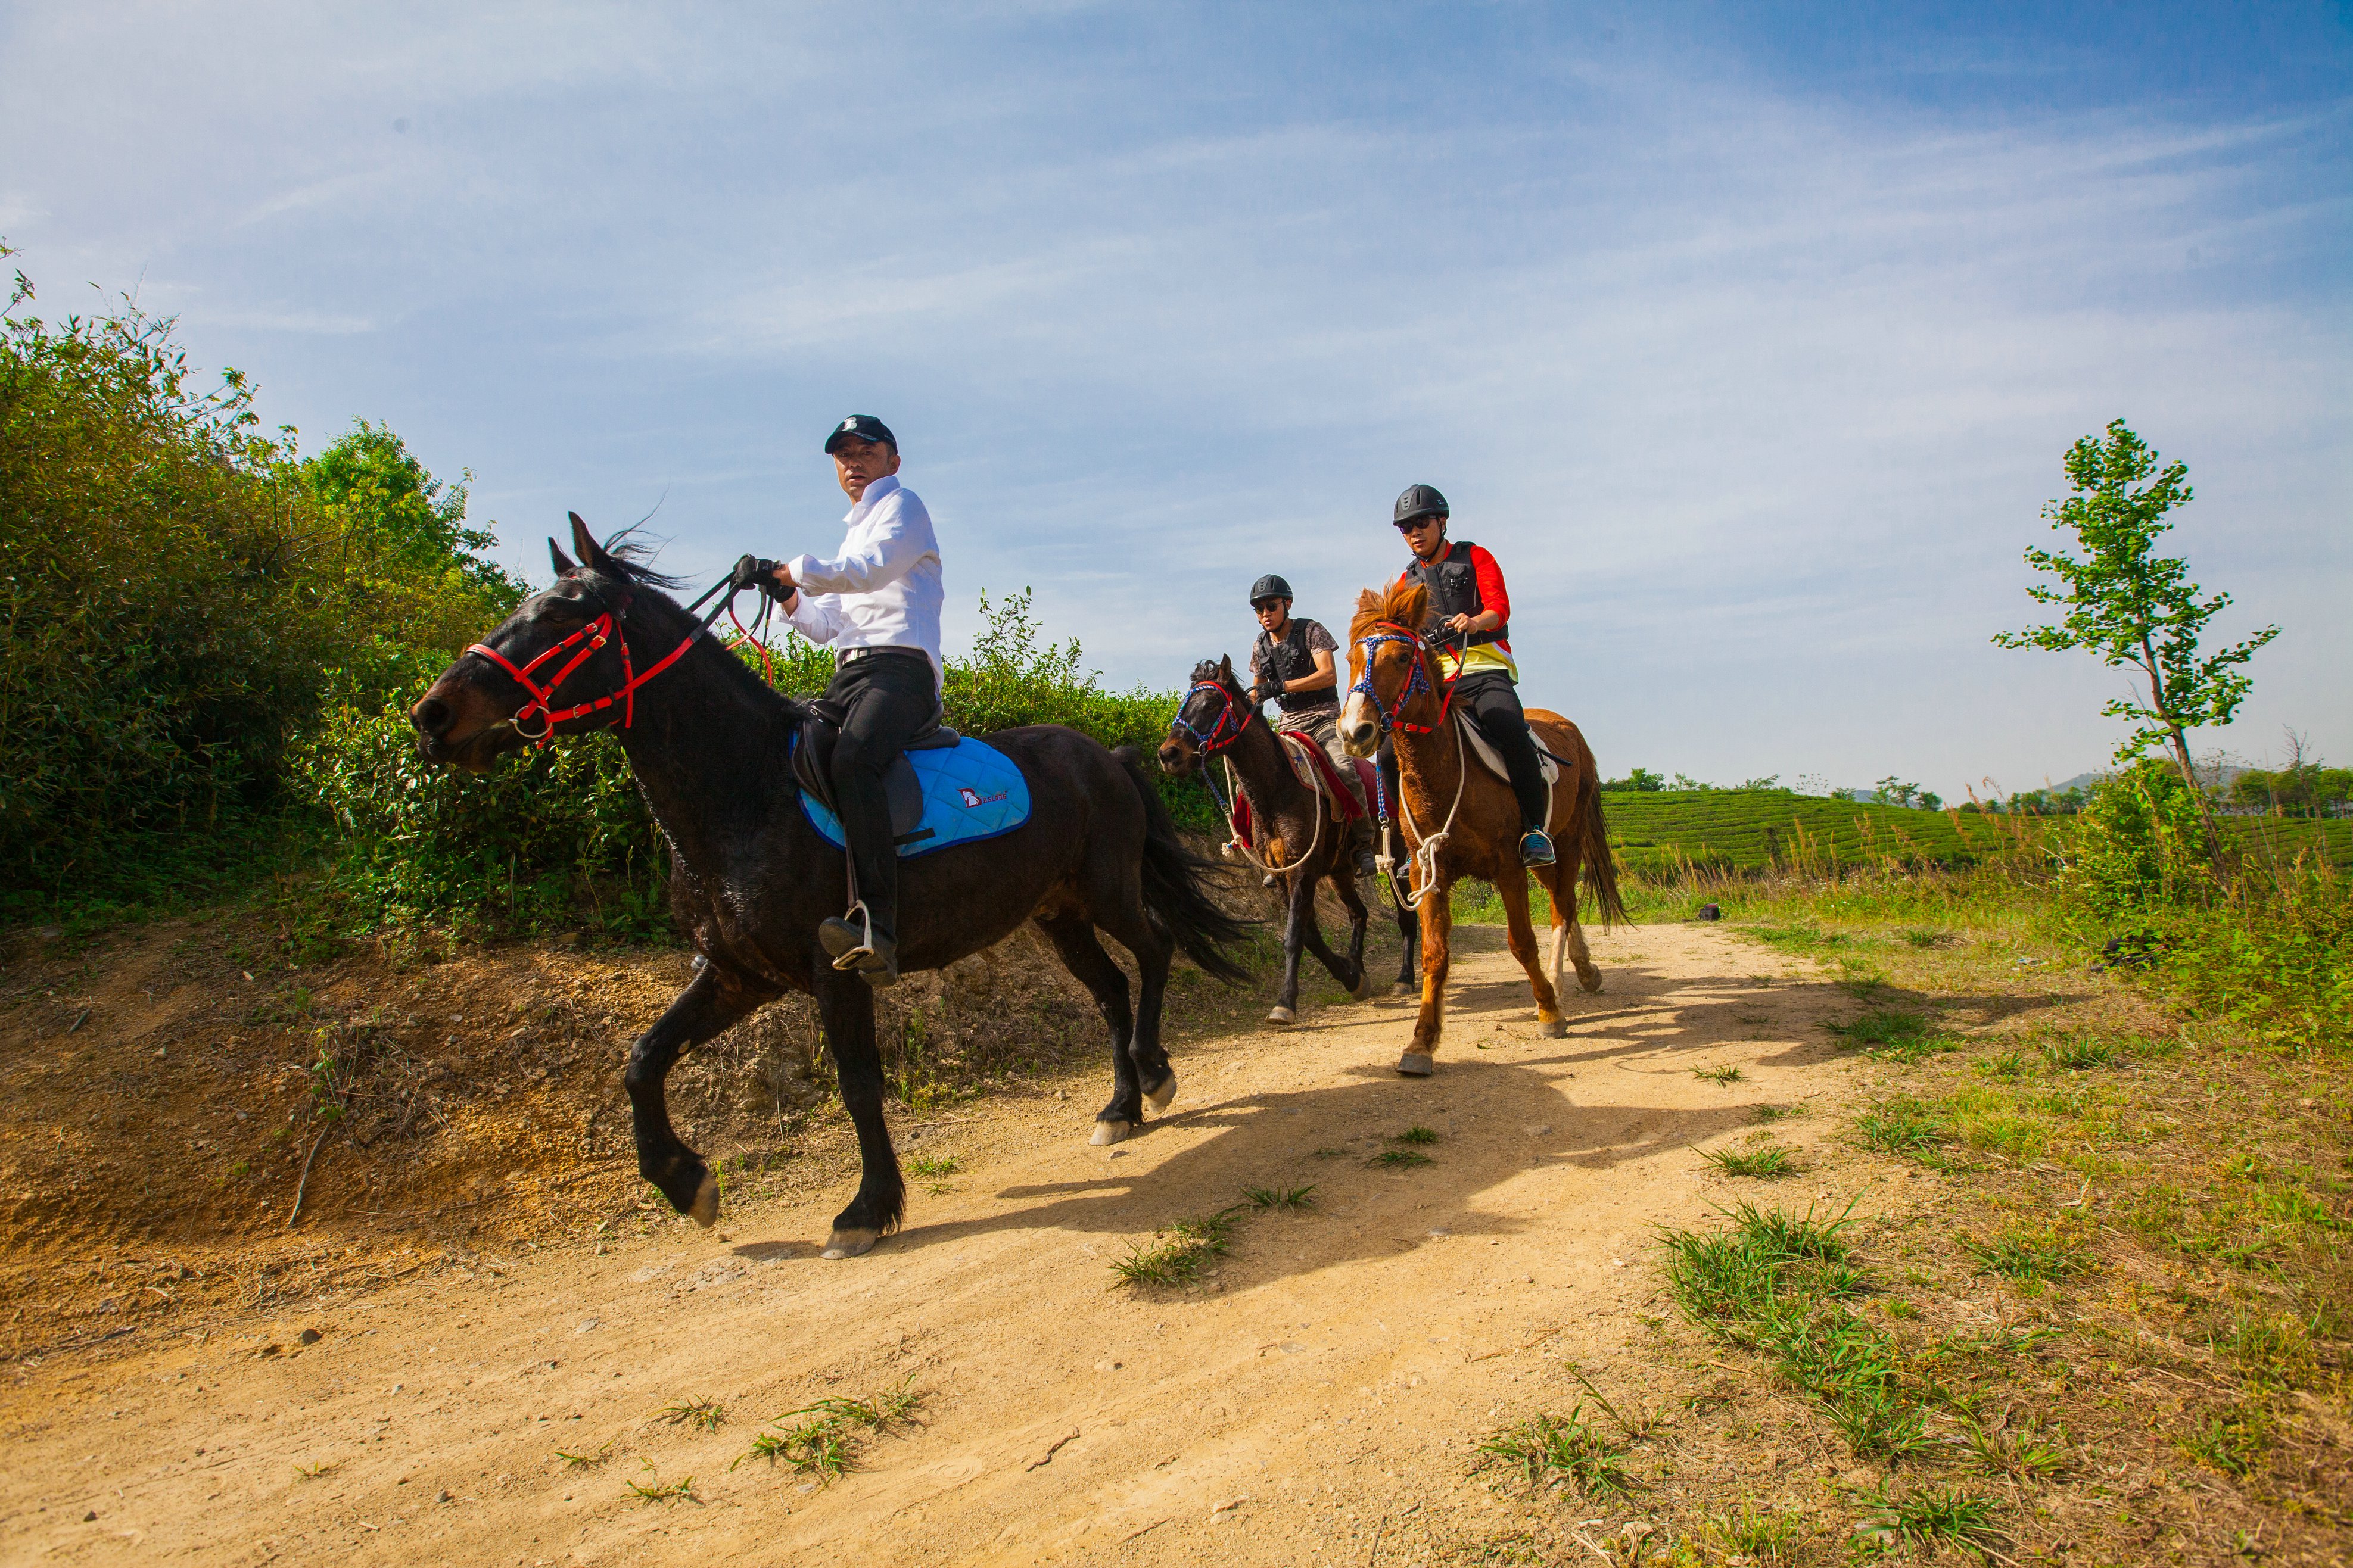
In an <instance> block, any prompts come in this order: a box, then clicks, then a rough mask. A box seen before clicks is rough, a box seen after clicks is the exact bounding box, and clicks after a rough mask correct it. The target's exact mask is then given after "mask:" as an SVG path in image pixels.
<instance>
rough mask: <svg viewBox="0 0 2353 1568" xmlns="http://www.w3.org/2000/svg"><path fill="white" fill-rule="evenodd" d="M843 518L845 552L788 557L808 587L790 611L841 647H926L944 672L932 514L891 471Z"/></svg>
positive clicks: (794, 619) (807, 630) (806, 632)
mask: <svg viewBox="0 0 2353 1568" xmlns="http://www.w3.org/2000/svg"><path fill="white" fill-rule="evenodd" d="M842 521H845V522H847V523H849V537H847V538H845V539H844V540H843V541H842V542H841V552H840V553H839V555H836V556H835V557H833V558H832V559H831V560H829V561H827V560H819V559H818V557H817V556H814V555H802V556H797V557H795V558H794V559H793V560H791V561H789V562H787V563H786V565H787V566H789V567H790V568H791V569H792V574H793V581H794V582H795V583H796V584H798V585H799V588H800V593H799V596H798V597H797V598H796V599H795V600H794V601H793V607H792V608H791V609H790V610H788V611H786V614H785V619H786V621H787V622H789V623H790V624H791V626H792V627H793V629H794V630H795V631H797V632H798V633H800V634H801V636H803V637H807V638H808V639H809V641H811V642H818V643H831V644H832V645H833V646H834V647H835V649H836V650H837V651H839V652H848V651H849V649H851V648H860V647H912V648H921V649H923V653H924V655H925V656H926V657H927V658H930V659H931V661H932V675H933V677H934V679H942V678H944V674H945V671H944V668H943V666H942V665H941V662H940V599H941V594H940V544H939V541H938V540H937V539H936V538H934V536H933V533H932V514H931V513H930V512H927V511H925V510H923V501H922V500H920V499H918V498H917V496H916V494H915V492H914V491H913V490H911V489H907V488H906V487H905V486H904V485H902V484H901V483H900V482H899V479H898V476H897V475H895V474H885V475H883V476H882V477H881V479H877V480H875V481H874V482H873V483H872V484H871V485H869V486H867V487H866V493H865V494H864V495H863V496H860V498H859V500H858V504H857V505H856V506H853V507H851V508H850V509H849V516H848V517H847V518H844V519H843V520H842Z"/></svg>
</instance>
